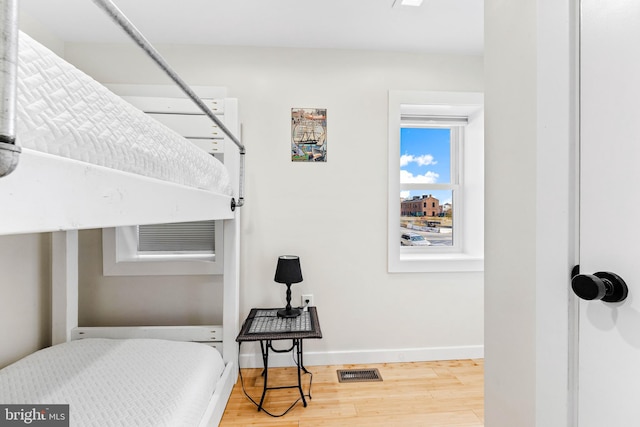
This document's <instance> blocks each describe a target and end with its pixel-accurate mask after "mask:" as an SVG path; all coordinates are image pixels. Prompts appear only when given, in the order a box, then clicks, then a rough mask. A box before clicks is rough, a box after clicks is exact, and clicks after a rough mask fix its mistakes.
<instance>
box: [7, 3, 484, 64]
mask: <svg viewBox="0 0 640 427" xmlns="http://www.w3.org/2000/svg"><path fill="white" fill-rule="evenodd" d="M19 3H20V5H21V6H20V8H21V13H24V14H26V15H28V16H30V17H31V18H33V19H35V20H36V21H39V22H40V23H41V24H42V25H43V26H45V27H47V28H48V29H49V30H50V31H51V32H53V34H54V35H56V36H57V37H59V38H60V39H62V40H64V41H71V42H79V41H81V42H123V41H126V40H127V38H126V36H125V35H124V33H123V32H122V31H121V30H120V29H119V28H118V27H117V26H116V25H115V24H113V23H112V22H111V21H110V18H108V17H107V15H106V14H105V13H104V12H103V11H101V10H99V9H98V7H97V6H95V4H94V3H93V1H92V0H20V2H19ZM114 3H115V4H116V5H117V6H118V7H119V8H120V9H121V10H122V11H123V12H124V13H125V14H126V15H127V17H128V18H129V19H130V20H131V21H132V22H133V24H134V25H135V26H136V27H137V28H138V29H139V30H140V31H142V32H143V34H145V36H146V38H147V39H148V40H149V41H150V42H151V43H154V44H156V43H180V44H215V45H233V46H274V47H302V48H337V49H367V50H369V49H372V50H384V51H401V52H437V53H442V52H447V53H457V54H477V55H480V54H482V48H483V0H425V1H424V4H423V5H422V6H421V7H419V8H416V7H406V6H405V7H402V8H397V7H396V8H392V4H393V0H314V1H312V0H114Z"/></svg>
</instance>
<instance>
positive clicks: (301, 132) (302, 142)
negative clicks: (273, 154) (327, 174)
mask: <svg viewBox="0 0 640 427" xmlns="http://www.w3.org/2000/svg"><path fill="white" fill-rule="evenodd" d="M291 161H293V162H326V161H327V109H326V108H292V109H291Z"/></svg>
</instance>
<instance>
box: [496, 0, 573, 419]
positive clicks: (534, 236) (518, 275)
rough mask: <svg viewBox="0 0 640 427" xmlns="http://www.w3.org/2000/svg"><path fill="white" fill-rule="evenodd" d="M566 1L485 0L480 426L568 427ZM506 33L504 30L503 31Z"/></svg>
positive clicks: (569, 82) (569, 91)
mask: <svg viewBox="0 0 640 427" xmlns="http://www.w3.org/2000/svg"><path fill="white" fill-rule="evenodd" d="M577 3H578V2H575V1H572V0H562V1H558V0H537V1H533V2H504V1H501V0H485V117H486V121H485V136H486V138H485V161H486V169H485V176H486V180H485V185H486V187H485V188H486V198H485V236H486V239H485V280H486V284H487V286H486V289H485V423H486V425H487V426H491V427H512V426H518V427H533V426H537V427H555V426H558V427H561V426H570V425H574V424H572V423H573V406H572V405H573V403H574V402H573V400H572V399H574V393H573V387H574V384H572V383H571V380H570V378H571V377H570V370H571V366H572V360H571V354H572V347H571V346H572V339H573V335H572V333H571V331H570V328H571V322H570V316H571V306H572V304H573V299H572V297H571V295H570V294H571V291H570V288H569V275H570V271H571V268H572V267H573V265H574V264H575V263H576V256H575V251H576V246H575V227H576V218H577V217H576V209H575V206H576V197H577V196H576V179H575V178H576V177H575V170H576V164H575V161H576V153H577V151H576V132H575V123H576V122H575V120H576V104H575V96H576V93H575V82H576V77H575V65H576V64H575V45H574V43H575V27H574V26H573V25H574V23H573V21H572V20H573V19H574V17H575V16H577V15H576V10H577V9H575V6H576V5H577ZM506 35H508V37H507V36H506Z"/></svg>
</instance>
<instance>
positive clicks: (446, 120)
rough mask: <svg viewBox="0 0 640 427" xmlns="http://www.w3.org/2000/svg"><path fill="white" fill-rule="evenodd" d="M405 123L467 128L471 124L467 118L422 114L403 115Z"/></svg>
mask: <svg viewBox="0 0 640 427" xmlns="http://www.w3.org/2000/svg"><path fill="white" fill-rule="evenodd" d="M400 120H401V121H402V122H403V123H414V124H441V125H449V126H465V125H467V124H468V123H469V119H468V118H467V117H466V116H429V115H421V114H401V115H400Z"/></svg>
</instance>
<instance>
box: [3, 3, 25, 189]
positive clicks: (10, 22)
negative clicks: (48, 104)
mask: <svg viewBox="0 0 640 427" xmlns="http://www.w3.org/2000/svg"><path fill="white" fill-rule="evenodd" d="M0 24H2V30H1V34H0V177H2V176H5V175H9V174H10V173H11V172H13V170H14V169H15V168H16V166H18V159H19V156H20V152H21V151H22V150H21V149H20V147H18V146H17V145H16V94H17V80H18V0H0Z"/></svg>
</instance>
